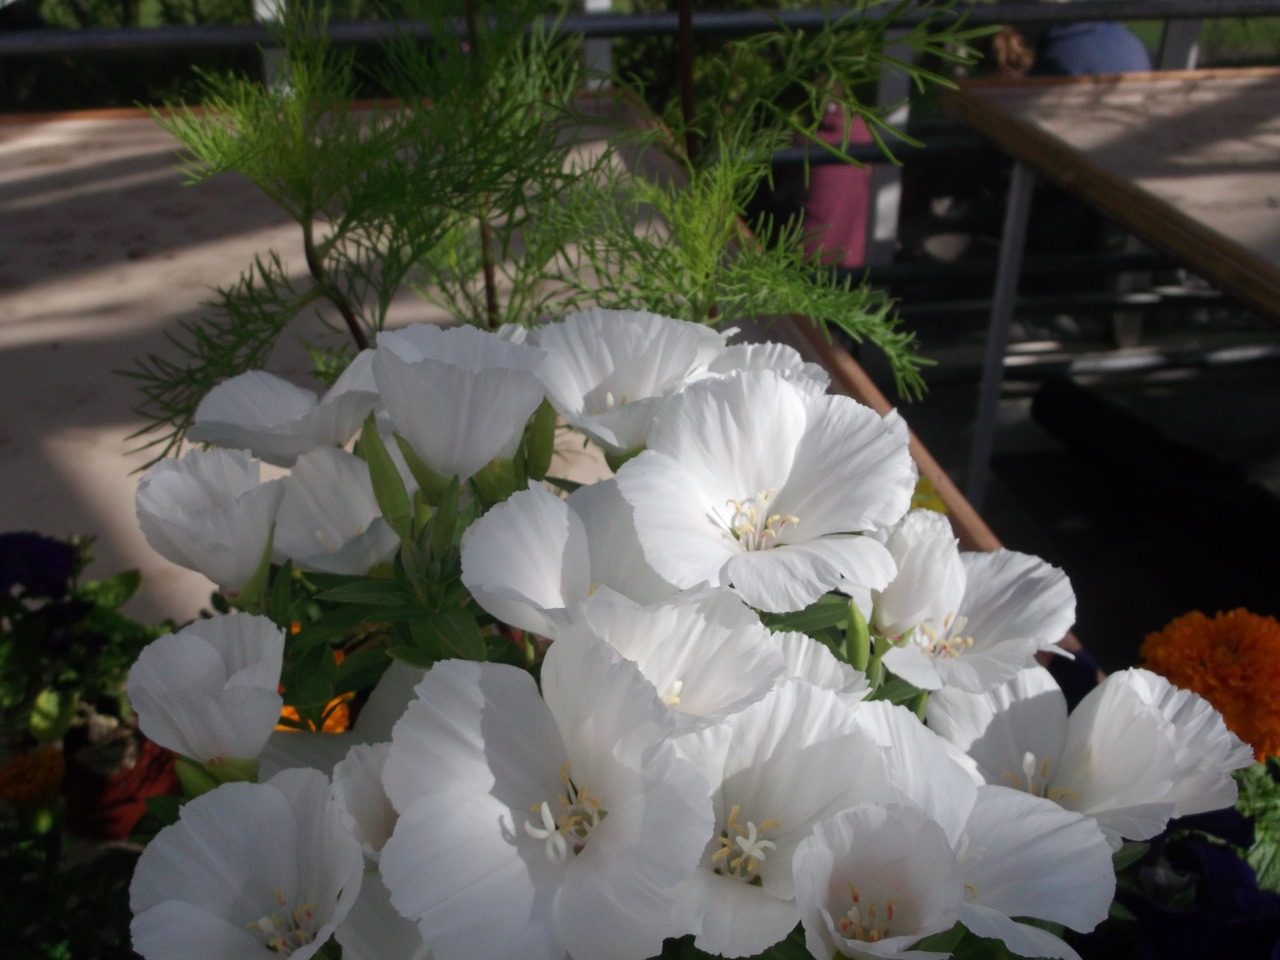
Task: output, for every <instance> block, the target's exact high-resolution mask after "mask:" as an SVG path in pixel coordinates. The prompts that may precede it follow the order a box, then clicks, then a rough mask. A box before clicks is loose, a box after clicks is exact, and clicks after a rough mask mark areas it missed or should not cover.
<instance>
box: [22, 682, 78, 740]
mask: <svg viewBox="0 0 1280 960" xmlns="http://www.w3.org/2000/svg"><path fill="white" fill-rule="evenodd" d="M78 700H79V698H78V696H77V695H76V694H75V693H72V692H68V691H62V692H59V691H57V690H49V689H45V690H41V691H40V693H39V694H38V695H37V696H36V702H35V705H34V706H33V707H32V708H31V720H30V722H29V724H28V727H27V729H28V730H29V731H30V732H31V735H32V736H33V737H35V738H36V740H38V741H39V742H40V743H56V742H57V741H59V740H61V739H62V737H63V735H64V734H65V733H66V732H67V731H68V730H70V729H71V724H72V723H73V722H74V721H75V718H76V704H77V702H78Z"/></svg>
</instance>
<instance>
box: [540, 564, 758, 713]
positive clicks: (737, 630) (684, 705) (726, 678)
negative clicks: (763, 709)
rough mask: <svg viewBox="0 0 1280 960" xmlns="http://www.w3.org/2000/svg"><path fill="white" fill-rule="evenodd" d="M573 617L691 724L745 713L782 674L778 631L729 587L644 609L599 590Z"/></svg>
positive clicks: (612, 593) (607, 590)
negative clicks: (775, 633) (767, 625)
mask: <svg viewBox="0 0 1280 960" xmlns="http://www.w3.org/2000/svg"><path fill="white" fill-rule="evenodd" d="M574 617H575V619H577V620H578V621H580V626H578V627H577V628H575V629H576V630H577V631H578V632H580V631H581V630H583V629H589V630H590V631H591V632H592V633H594V634H595V635H597V636H599V637H602V638H603V639H605V640H607V641H608V642H609V645H610V646H612V647H613V648H614V649H615V650H617V651H618V652H619V653H620V654H622V656H624V657H626V658H627V659H628V660H631V661H633V662H635V663H636V665H637V666H639V668H640V672H641V673H642V674H644V676H645V677H646V678H647V679H648V680H649V682H650V683H652V684H653V686H654V688H655V689H656V691H657V693H658V694H659V696H661V697H662V698H663V700H664V702H666V703H667V704H668V705H669V706H670V707H671V708H672V709H673V710H674V711H675V712H676V714H677V717H678V718H680V719H681V720H682V721H685V722H703V723H709V722H714V721H716V720H718V719H720V718H722V717H725V716H727V715H729V714H731V713H734V712H736V711H737V710H741V709H742V708H743V707H745V706H746V705H747V704H749V703H753V702H754V701H756V700H759V699H760V698H761V697H763V696H764V695H765V694H766V693H768V692H769V690H770V689H771V688H772V687H773V685H774V683H775V682H776V681H777V680H778V678H779V676H780V675H781V673H782V669H783V661H782V655H781V653H780V651H779V650H778V648H777V645H776V643H775V642H774V638H773V636H772V635H771V634H770V632H769V631H768V630H767V629H766V628H765V626H764V624H762V623H761V622H760V618H759V617H758V616H756V614H755V612H754V611H752V610H751V609H750V608H749V607H747V606H746V605H745V604H743V602H742V601H741V600H740V599H739V598H738V597H737V596H736V595H735V594H733V593H731V592H729V591H714V592H707V591H693V592H691V593H687V594H680V595H678V596H676V597H673V598H672V599H670V600H667V601H664V602H662V603H658V604H651V605H649V606H641V605H640V604H637V603H635V602H633V601H630V600H628V599H627V598H626V597H624V596H622V595H621V594H619V593H616V592H614V591H613V590H611V589H609V588H608V587H601V588H600V589H599V590H597V591H596V592H595V593H593V594H592V595H591V597H590V598H588V599H587V600H585V601H583V602H582V603H581V604H579V605H578V606H577V607H576V608H575V611H574ZM564 636H565V635H564V634H562V639H563V638H564Z"/></svg>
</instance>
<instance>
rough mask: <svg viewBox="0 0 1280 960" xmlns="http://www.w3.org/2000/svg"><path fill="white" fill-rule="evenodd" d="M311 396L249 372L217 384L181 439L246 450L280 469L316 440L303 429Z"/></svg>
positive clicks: (272, 377) (262, 373) (281, 381)
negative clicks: (185, 435)
mask: <svg viewBox="0 0 1280 960" xmlns="http://www.w3.org/2000/svg"><path fill="white" fill-rule="evenodd" d="M315 407H316V395H315V393H314V392H313V391H311V390H304V389H303V388H302V387H298V386H295V385H294V384H292V383H290V382H289V381H288V380H285V379H283V378H281V377H277V376H276V375H275V374H272V373H267V372H266V371H265V370H250V371H248V372H246V373H242V374H240V375H238V376H235V377H231V378H230V379H229V380H224V381H223V382H222V383H220V384H218V385H217V386H216V387H214V388H213V389H212V390H210V391H209V392H208V393H207V394H205V396H204V399H202V400H201V401H200V404H199V405H198V406H197V407H196V412H195V415H194V418H193V420H192V424H191V428H190V429H189V430H188V431H187V438H188V439H189V440H192V441H194V442H196V443H210V444H213V445H214V446H217V447H224V448H227V449H231V450H248V451H250V452H251V453H252V454H253V455H254V456H255V457H258V458H259V459H261V460H265V461H266V462H267V463H271V464H275V465H276V466H280V467H288V466H292V465H293V461H294V460H296V459H297V458H298V456H299V455H300V454H303V453H306V452H307V451H308V450H311V449H314V448H315V446H316V445H317V444H318V443H319V441H318V440H317V439H316V438H315V437H314V436H313V435H312V434H311V432H310V431H309V430H308V429H307V428H306V427H305V426H304V420H305V418H306V417H307V416H308V415H309V414H310V413H311V412H312V411H313V410H314V409H315Z"/></svg>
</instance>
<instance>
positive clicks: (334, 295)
mask: <svg viewBox="0 0 1280 960" xmlns="http://www.w3.org/2000/svg"><path fill="white" fill-rule="evenodd" d="M302 249H303V252H304V253H305V255H306V258H307V269H308V270H309V271H310V272H311V277H312V279H313V280H315V282H316V283H317V284H318V285H319V287H320V289H321V291H322V292H323V293H324V296H325V299H327V300H328V301H329V302H330V303H332V304H333V305H334V306H335V307H337V308H338V312H339V313H340V314H342V319H343V320H344V321H345V322H346V324H347V330H349V331H350V333H351V339H352V340H354V341H355V342H356V349H357V350H367V349H369V338H368V337H366V336H365V334H364V330H363V329H362V328H361V326H360V320H359V319H358V318H357V317H356V312H355V310H354V309H352V307H351V302H350V301H349V300H347V298H346V297H345V296H343V295H342V291H340V290H338V288H337V287H335V286H334V285H333V283H332V281H331V280H330V279H329V275H328V273H327V272H326V271H325V269H324V261H323V260H322V259H321V257H320V254H319V252H318V251H317V250H316V242H315V236H314V234H313V233H312V229H311V220H310V217H308V218H307V220H306V222H305V223H304V225H303V227H302Z"/></svg>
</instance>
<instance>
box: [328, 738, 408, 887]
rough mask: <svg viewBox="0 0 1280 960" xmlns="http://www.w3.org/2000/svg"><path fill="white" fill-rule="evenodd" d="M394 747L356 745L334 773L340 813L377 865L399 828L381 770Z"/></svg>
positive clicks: (336, 803) (381, 744)
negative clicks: (393, 831) (387, 844)
mask: <svg viewBox="0 0 1280 960" xmlns="http://www.w3.org/2000/svg"><path fill="white" fill-rule="evenodd" d="M390 751H391V744H389V743H379V744H357V745H355V746H353V747H352V748H351V749H350V750H349V751H348V752H347V755H346V757H344V758H343V759H342V760H341V761H340V762H339V763H338V765H337V766H336V767H335V768H334V771H333V796H334V803H335V805H336V806H337V808H338V813H339V815H340V816H341V817H342V819H343V822H344V823H345V824H346V826H347V829H348V830H349V831H350V832H351V835H352V836H353V837H355V838H356V840H357V841H359V843H360V848H361V850H362V851H363V852H364V855H365V857H367V858H369V859H370V860H372V861H374V862H376V861H377V858H378V855H379V854H380V853H381V852H382V848H383V846H384V845H385V844H386V842H387V840H388V839H389V838H390V836H391V831H392V830H394V829H395V825H396V810H395V807H393V806H392V805H391V801H390V800H388V799H387V793H386V791H385V790H384V789H383V788H382V768H383V766H384V764H385V763H386V759H387V754H388V753H389V752H390Z"/></svg>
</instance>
